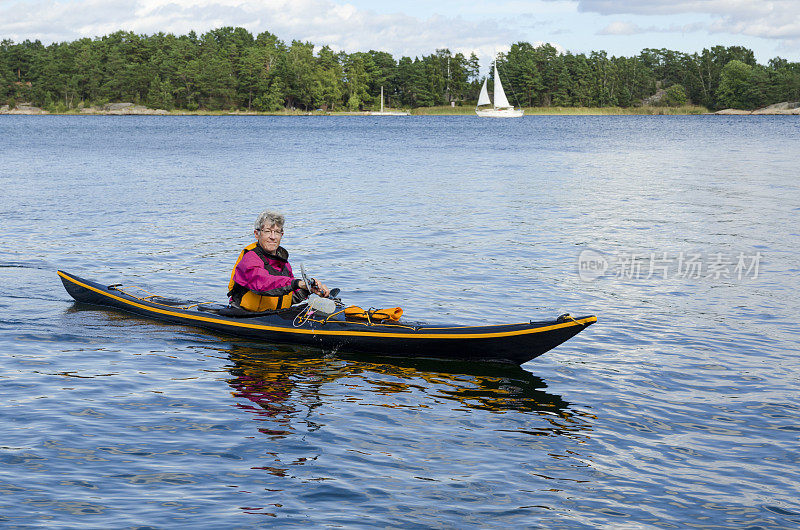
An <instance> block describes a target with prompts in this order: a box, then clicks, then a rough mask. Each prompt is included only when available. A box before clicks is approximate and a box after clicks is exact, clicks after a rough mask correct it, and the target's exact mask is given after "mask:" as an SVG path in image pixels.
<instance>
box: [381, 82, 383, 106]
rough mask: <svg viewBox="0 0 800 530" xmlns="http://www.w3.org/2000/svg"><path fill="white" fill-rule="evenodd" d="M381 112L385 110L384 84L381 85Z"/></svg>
mask: <svg viewBox="0 0 800 530" xmlns="http://www.w3.org/2000/svg"><path fill="white" fill-rule="evenodd" d="M381 112H383V86H381Z"/></svg>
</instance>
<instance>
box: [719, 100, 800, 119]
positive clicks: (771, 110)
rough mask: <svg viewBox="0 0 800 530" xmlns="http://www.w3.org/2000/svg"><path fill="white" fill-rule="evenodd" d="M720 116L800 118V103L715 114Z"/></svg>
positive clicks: (729, 110) (728, 110)
mask: <svg viewBox="0 0 800 530" xmlns="http://www.w3.org/2000/svg"><path fill="white" fill-rule="evenodd" d="M714 114H717V115H720V116H767V115H768V116H775V115H794V116H800V101H795V102H788V101H784V102H783V103H775V104H774V105H770V106H768V107H764V108H762V109H756V110H740V109H722V110H718V111H717V112H714Z"/></svg>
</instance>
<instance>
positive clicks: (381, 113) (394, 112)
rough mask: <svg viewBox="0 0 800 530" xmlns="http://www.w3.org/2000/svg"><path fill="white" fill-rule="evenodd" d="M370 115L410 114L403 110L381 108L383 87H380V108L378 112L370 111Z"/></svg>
mask: <svg viewBox="0 0 800 530" xmlns="http://www.w3.org/2000/svg"><path fill="white" fill-rule="evenodd" d="M369 115H370V116H410V115H411V113H410V112H407V111H405V110H383V87H381V110H380V112H370V113H369Z"/></svg>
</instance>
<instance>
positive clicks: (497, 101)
mask: <svg viewBox="0 0 800 530" xmlns="http://www.w3.org/2000/svg"><path fill="white" fill-rule="evenodd" d="M488 82H489V79H488V78H487V79H484V80H483V86H482V87H481V93H480V95H479V96H478V105H477V106H476V107H475V114H477V115H478V116H480V117H481V118H521V117H522V115H523V114H525V111H524V110H523V109H515V108H514V106H513V105H511V103H509V102H508V98H507V97H506V92H505V90H503V83H501V82H500V74H498V73H497V61H495V62H494V105H492V100H491V99H489V91H488V90H486V83H488ZM483 105H492V108H486V109H482V108H480V107H481V106H483Z"/></svg>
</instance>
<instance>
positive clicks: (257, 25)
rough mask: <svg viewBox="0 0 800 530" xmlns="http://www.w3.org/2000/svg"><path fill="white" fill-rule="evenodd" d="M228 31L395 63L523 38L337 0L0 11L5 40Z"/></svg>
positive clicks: (146, 0) (64, 3)
mask: <svg viewBox="0 0 800 530" xmlns="http://www.w3.org/2000/svg"><path fill="white" fill-rule="evenodd" d="M12 2H14V0H12ZM221 26H241V27H244V28H246V29H247V30H248V31H250V32H251V33H253V34H258V33H261V32H262V31H269V32H270V33H273V34H275V35H277V36H278V37H279V38H280V39H282V40H284V41H287V42H291V41H292V40H295V39H297V40H301V41H310V42H312V43H314V44H317V45H323V44H327V45H329V46H331V47H332V48H334V49H336V50H345V51H350V52H352V51H366V50H369V49H375V50H382V51H388V52H390V53H392V54H393V55H394V56H395V57H396V58H399V57H400V56H402V55H409V56H411V57H414V56H419V55H423V54H430V53H433V52H434V51H435V50H436V49H437V48H443V47H448V48H450V50H451V51H453V52H454V53H455V52H462V53H465V54H469V53H470V52H472V51H476V52H477V53H478V54H479V56H480V57H482V58H483V59H484V60H485V61H486V62H488V58H489V57H490V56H491V55H493V53H494V50H495V49H497V50H498V51H501V50H500V49H501V47H502V46H503V45H505V46H506V47H507V45H508V43H510V42H514V41H516V40H520V39H519V38H518V37H517V36H515V35H513V34H512V30H510V29H506V28H504V27H501V26H499V25H498V23H497V21H492V20H488V21H486V20H482V21H469V20H465V19H463V18H461V17H459V16H448V17H444V16H440V15H432V16H429V17H427V18H419V17H414V16H410V15H406V14H401V13H393V14H380V13H376V12H374V11H371V10H368V9H358V8H356V7H355V6H353V5H351V4H348V3H343V2H340V1H338V0H269V1H264V0H132V1H131V0H110V1H109V0H16V2H15V3H6V2H4V5H3V6H2V7H0V38H10V39H12V40H14V41H21V40H24V39H40V40H42V41H43V42H45V43H48V42H54V41H67V40H73V39H76V38H80V37H94V36H101V35H106V34H109V33H112V32H114V31H117V30H126V31H133V32H136V33H147V34H152V33H156V32H161V31H163V32H166V33H175V34H185V33H188V32H189V31H190V30H194V31H196V32H198V33H201V32H204V31H208V30H210V29H213V28H218V27H221Z"/></svg>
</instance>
